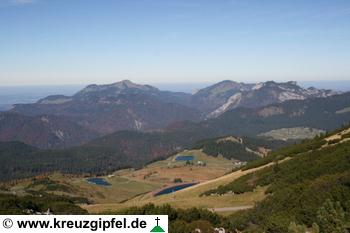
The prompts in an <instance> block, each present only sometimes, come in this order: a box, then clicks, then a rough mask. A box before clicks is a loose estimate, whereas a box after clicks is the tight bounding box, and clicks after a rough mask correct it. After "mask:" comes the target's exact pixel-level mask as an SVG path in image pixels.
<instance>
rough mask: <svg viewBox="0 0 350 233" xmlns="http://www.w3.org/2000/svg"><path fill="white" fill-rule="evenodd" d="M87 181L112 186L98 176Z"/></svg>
mask: <svg viewBox="0 0 350 233" xmlns="http://www.w3.org/2000/svg"><path fill="white" fill-rule="evenodd" d="M87 181H88V182H89V183H91V184H97V185H101V186H110V185H111V184H110V183H108V182H107V181H106V180H105V179H103V178H97V177H95V178H89V179H87Z"/></svg>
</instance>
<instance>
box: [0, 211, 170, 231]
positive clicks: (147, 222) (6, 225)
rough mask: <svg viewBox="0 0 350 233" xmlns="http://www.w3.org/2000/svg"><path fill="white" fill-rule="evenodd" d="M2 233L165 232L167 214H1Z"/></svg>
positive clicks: (166, 229) (0, 228) (0, 229)
mask: <svg viewBox="0 0 350 233" xmlns="http://www.w3.org/2000/svg"><path fill="white" fill-rule="evenodd" d="M0 223H1V225H0V232H1V233H2V232H4V233H17V232H18V233H21V232H23V233H24V232H25V233H40V232H45V233H46V232H50V233H56V232H57V233H58V232H64V233H75V232H79V233H85V232H86V233H87V232H107V233H108V232H114V233H135V232H137V233H146V232H147V233H150V232H165V233H167V232H168V216H167V215H0Z"/></svg>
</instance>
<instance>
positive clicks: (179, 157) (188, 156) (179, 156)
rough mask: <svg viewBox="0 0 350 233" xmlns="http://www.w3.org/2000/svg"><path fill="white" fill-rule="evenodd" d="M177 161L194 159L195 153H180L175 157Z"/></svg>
mask: <svg viewBox="0 0 350 233" xmlns="http://www.w3.org/2000/svg"><path fill="white" fill-rule="evenodd" d="M175 160H176V161H193V160H194V156H193V155H178V156H177V157H176V159H175Z"/></svg>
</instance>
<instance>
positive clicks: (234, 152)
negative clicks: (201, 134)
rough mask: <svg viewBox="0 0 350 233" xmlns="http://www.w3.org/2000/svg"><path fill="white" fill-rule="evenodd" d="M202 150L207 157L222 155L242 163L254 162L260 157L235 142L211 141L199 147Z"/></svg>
mask: <svg viewBox="0 0 350 233" xmlns="http://www.w3.org/2000/svg"><path fill="white" fill-rule="evenodd" d="M197 148H198V149H199V148H201V149H202V151H203V152H204V153H206V154H207V155H211V156H215V157H217V156H218V155H222V156H223V157H225V158H227V159H236V160H240V161H252V160H255V159H257V158H258V155H257V154H255V153H253V152H250V151H248V150H247V149H246V146H245V145H244V144H241V143H237V142H233V141H219V142H217V141H210V142H207V143H205V144H203V145H200V146H198V147H197Z"/></svg>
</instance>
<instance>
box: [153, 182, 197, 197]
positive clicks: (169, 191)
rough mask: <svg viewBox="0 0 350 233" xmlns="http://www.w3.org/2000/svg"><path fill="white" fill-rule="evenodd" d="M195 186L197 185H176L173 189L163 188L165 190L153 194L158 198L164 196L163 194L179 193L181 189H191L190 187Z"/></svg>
mask: <svg viewBox="0 0 350 233" xmlns="http://www.w3.org/2000/svg"><path fill="white" fill-rule="evenodd" d="M196 184H197V183H187V184H180V185H176V186H173V187H169V188H165V189H163V190H161V191H159V192H157V193H155V194H154V196H160V195H164V194H169V193H173V192H176V191H179V190H181V189H184V188H188V187H191V186H193V185H196Z"/></svg>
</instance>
